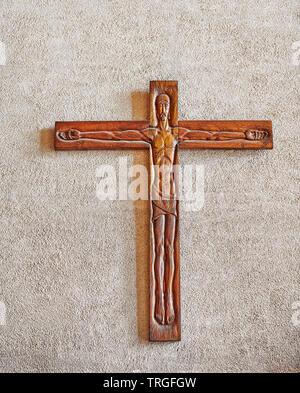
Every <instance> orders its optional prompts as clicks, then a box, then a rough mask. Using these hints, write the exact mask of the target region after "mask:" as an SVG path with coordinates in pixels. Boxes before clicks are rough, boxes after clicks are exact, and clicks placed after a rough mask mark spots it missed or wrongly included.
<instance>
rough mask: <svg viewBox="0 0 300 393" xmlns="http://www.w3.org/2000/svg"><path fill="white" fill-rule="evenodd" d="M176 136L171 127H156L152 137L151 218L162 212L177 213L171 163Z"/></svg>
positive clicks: (173, 158) (172, 163)
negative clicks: (165, 128) (162, 128)
mask: <svg viewBox="0 0 300 393" xmlns="http://www.w3.org/2000/svg"><path fill="white" fill-rule="evenodd" d="M176 145H177V137H176V135H175V133H174V131H173V129H169V130H168V131H166V130H160V129H156V130H155V132H154V135H153V139H152V159H153V165H154V174H153V176H154V178H153V183H152V200H153V204H154V211H153V219H154V220H155V219H156V218H157V217H159V216H160V215H162V214H172V215H175V216H176V215H177V212H176V188H175V179H174V171H173V165H174V160H175V148H176Z"/></svg>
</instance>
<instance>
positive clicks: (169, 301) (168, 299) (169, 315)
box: [166, 292, 175, 325]
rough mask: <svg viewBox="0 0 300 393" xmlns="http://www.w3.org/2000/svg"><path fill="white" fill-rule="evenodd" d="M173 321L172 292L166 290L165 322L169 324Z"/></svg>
mask: <svg viewBox="0 0 300 393" xmlns="http://www.w3.org/2000/svg"><path fill="white" fill-rule="evenodd" d="M174 321H175V312H174V305H173V294H172V292H168V294H167V296H166V323H167V325H171V324H172V323H173V322H174Z"/></svg>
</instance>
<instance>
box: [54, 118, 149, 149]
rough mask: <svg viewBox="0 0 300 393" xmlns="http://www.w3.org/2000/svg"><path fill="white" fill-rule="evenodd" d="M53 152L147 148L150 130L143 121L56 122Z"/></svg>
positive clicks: (147, 124)
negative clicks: (54, 150)
mask: <svg viewBox="0 0 300 393" xmlns="http://www.w3.org/2000/svg"><path fill="white" fill-rule="evenodd" d="M55 130H56V133H55V149H56V150H86V149H96V150H99V149H100V150H101V149H131V148H134V149H148V148H149V145H150V143H151V140H152V137H153V129H151V128H150V127H149V123H148V122H147V121H128V122H127V121H107V122H104V121H103V122H101V121H100V122H57V123H56V125H55Z"/></svg>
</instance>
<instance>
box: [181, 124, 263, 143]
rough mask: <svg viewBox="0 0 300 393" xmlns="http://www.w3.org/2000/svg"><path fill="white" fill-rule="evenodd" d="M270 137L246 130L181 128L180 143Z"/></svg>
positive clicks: (261, 131) (252, 139)
mask: <svg viewBox="0 0 300 393" xmlns="http://www.w3.org/2000/svg"><path fill="white" fill-rule="evenodd" d="M267 136H268V132H267V131H265V130H252V129H250V130H245V131H231V130H228V131H203V130H188V129H186V128H182V127H179V129H178V141H179V142H183V141H199V140H200V141H230V140H232V141H233V140H237V139H247V140H250V141H258V140H262V139H264V138H265V137H267Z"/></svg>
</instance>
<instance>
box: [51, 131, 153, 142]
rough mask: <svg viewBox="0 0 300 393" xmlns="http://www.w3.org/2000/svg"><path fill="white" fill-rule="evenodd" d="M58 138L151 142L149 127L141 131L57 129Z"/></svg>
mask: <svg viewBox="0 0 300 393" xmlns="http://www.w3.org/2000/svg"><path fill="white" fill-rule="evenodd" d="M57 136H58V138H60V139H62V140H64V141H75V140H78V139H90V140H97V141H119V142H130V141H134V142H137V141H139V142H146V143H150V142H151V131H150V129H144V130H141V131H136V130H124V131H79V130H76V129H70V130H66V131H59V132H58V133H57Z"/></svg>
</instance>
